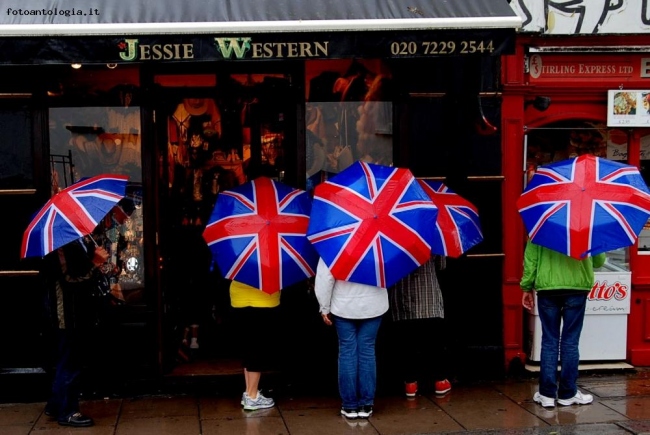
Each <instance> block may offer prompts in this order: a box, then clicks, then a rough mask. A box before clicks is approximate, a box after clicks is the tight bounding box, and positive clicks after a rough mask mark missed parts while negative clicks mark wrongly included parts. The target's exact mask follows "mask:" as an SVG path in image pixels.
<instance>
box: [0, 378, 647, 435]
mask: <svg viewBox="0 0 650 435" xmlns="http://www.w3.org/2000/svg"><path fill="white" fill-rule="evenodd" d="M578 383H579V387H580V388H581V389H582V390H583V391H585V392H588V393H591V394H593V395H594V403H593V404H591V405H584V406H579V405H574V406H568V407H557V408H555V409H544V408H542V407H541V406H539V405H537V404H535V403H534V402H533V401H532V397H533V393H534V392H535V391H536V389H537V383H536V380H535V375H534V374H533V375H531V376H528V377H524V378H523V379H522V378H519V379H508V380H500V381H490V382H472V383H467V384H461V383H459V384H455V385H454V387H453V389H452V390H451V392H449V393H448V394H447V395H445V396H444V397H436V396H435V395H429V394H421V395H418V396H417V397H415V398H414V399H406V398H405V397H403V396H402V395H401V394H400V393H399V392H397V391H394V392H388V393H381V392H378V395H377V398H376V401H375V413H374V414H373V415H372V416H371V417H370V418H369V419H368V420H346V419H345V418H343V417H341V416H340V415H338V413H339V407H340V402H339V399H338V397H337V396H336V394H333V393H322V394H318V395H308V394H302V393H291V392H290V391H289V390H277V391H274V392H271V396H273V397H274V398H275V399H276V402H277V406H276V407H275V408H273V409H268V410H262V411H253V412H245V411H243V410H242V409H241V406H240V404H239V398H240V396H239V395H238V394H240V393H234V392H232V391H230V392H228V393H224V392H223V391H222V392H216V393H215V394H214V395H211V394H205V391H204V392H202V393H201V394H197V393H196V392H194V393H187V392H185V393H184V392H182V391H177V392H174V393H173V394H171V393H160V394H153V395H152V394H146V395H134V396H129V397H110V398H105V399H101V398H98V399H92V400H84V401H83V402H82V412H84V413H86V414H88V415H90V416H92V417H93V418H94V419H95V423H96V424H95V426H94V427H91V428H83V429H78V428H65V427H61V426H59V425H58V424H57V423H56V422H54V421H52V420H50V419H49V418H48V417H47V416H45V415H44V414H43V406H44V403H42V402H34V403H4V404H0V434H2V435H27V434H29V435H48V434H66V433H70V434H102V435H103V434H106V435H109V434H111V435H112V434H115V435H125V434H134V435H150V434H151V435H185V434H187V435H192V434H194V435H197V434H202V435H212V434H215V435H216V434H228V435H238V434H242V435H267V434H268V435H301V434H304V435H321V434H322V435H332V434H373V435H374V434H381V435H398V434H403V435H414V434H512V435H515V434H517V435H518V434H522V435H523V434H548V435H551V434H564V435H568V434H575V435H578V434H580V435H587V434H589V435H591V434H612V435H618V434H621V435H623V434H650V369H634V370H627V371H621V372H616V373H605V374H603V373H600V374H599V373H592V374H581V376H580V378H579V381H578Z"/></svg>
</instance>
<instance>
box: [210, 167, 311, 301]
mask: <svg viewBox="0 0 650 435" xmlns="http://www.w3.org/2000/svg"><path fill="white" fill-rule="evenodd" d="M310 210H311V199H310V198H309V195H308V194H307V192H305V191H304V190H299V189H294V188H292V187H289V186H287V185H285V184H283V183H280V182H278V181H274V180H271V179H270V178H267V177H260V178H256V179H255V180H252V181H249V182H247V183H244V184H242V185H241V186H239V187H236V188H234V189H232V190H224V191H223V192H220V193H219V196H218V197H217V202H216V204H215V207H214V210H213V211H212V215H211V216H210V220H209V221H208V224H207V226H206V228H205V230H204V231H203V238H204V239H205V241H206V242H207V243H208V246H209V247H210V250H211V251H212V254H213V256H214V258H215V259H216V262H217V264H218V265H219V269H220V270H221V272H222V273H223V275H224V276H225V277H226V278H227V279H233V280H237V281H240V282H243V283H245V284H248V285H250V286H253V287H255V288H258V289H260V290H262V291H263V292H265V293H268V294H273V293H275V292H277V291H279V290H281V289H282V288H284V287H287V286H290V285H291V284H295V283H297V282H299V281H301V280H304V279H307V278H309V277H312V276H314V274H315V270H316V264H317V263H318V254H317V253H316V251H315V250H314V248H313V246H311V244H310V243H309V240H307V238H306V236H305V233H306V231H307V225H308V224H309V212H310Z"/></svg>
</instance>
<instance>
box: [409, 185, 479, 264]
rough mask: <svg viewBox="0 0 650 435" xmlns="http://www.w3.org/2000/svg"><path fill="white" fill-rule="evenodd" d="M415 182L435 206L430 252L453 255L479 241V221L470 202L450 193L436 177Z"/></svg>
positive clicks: (464, 250) (457, 255)
mask: <svg viewBox="0 0 650 435" xmlns="http://www.w3.org/2000/svg"><path fill="white" fill-rule="evenodd" d="M418 182H419V183H420V186H422V188H423V189H424V191H425V192H426V193H427V195H429V197H430V198H431V200H432V201H433V203H434V204H435V205H436V207H438V218H437V219H436V231H435V233H434V235H435V238H434V241H433V246H432V249H431V252H433V253H434V254H440V255H445V256H448V257H454V258H457V257H460V256H461V255H462V254H463V253H464V252H467V250H469V249H470V248H471V247H473V246H475V245H476V244H478V243H480V242H481V241H483V233H482V232H481V221H480V220H479V217H478V210H477V208H476V206H474V204H472V203H471V202H469V201H468V200H466V199H465V198H463V197H462V196H460V195H458V194H457V193H454V192H453V191H452V190H451V189H449V188H448V187H447V186H445V184H444V183H442V182H440V181H433V180H418Z"/></svg>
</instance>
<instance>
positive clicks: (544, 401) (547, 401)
mask: <svg viewBox="0 0 650 435" xmlns="http://www.w3.org/2000/svg"><path fill="white" fill-rule="evenodd" d="M533 402H535V403H539V404H540V405H542V406H543V407H544V408H555V399H553V398H552V397H546V396H542V395H541V394H539V392H537V393H535V394H534V395H533ZM558 402H559V400H558Z"/></svg>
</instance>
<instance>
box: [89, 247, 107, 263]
mask: <svg viewBox="0 0 650 435" xmlns="http://www.w3.org/2000/svg"><path fill="white" fill-rule="evenodd" d="M107 260H108V252H106V249H104V248H102V247H100V246H98V247H96V248H95V252H94V253H93V260H92V261H93V264H94V265H95V266H97V267H100V266H101V265H102V264H104V263H106V261H107Z"/></svg>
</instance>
